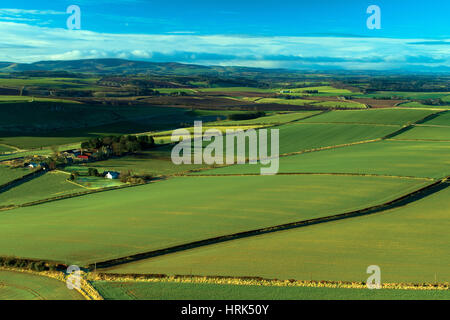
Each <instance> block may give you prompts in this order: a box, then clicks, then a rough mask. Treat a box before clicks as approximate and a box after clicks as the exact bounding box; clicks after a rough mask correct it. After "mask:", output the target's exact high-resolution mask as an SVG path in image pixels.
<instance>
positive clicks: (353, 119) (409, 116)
mask: <svg viewBox="0 0 450 320" xmlns="http://www.w3.org/2000/svg"><path fill="white" fill-rule="evenodd" d="M434 112H436V111H430V110H404V109H371V110H348V111H347V110H346V111H332V112H326V113H323V114H321V115H318V116H316V117H311V118H308V119H305V120H302V121H301V122H307V123H317V122H323V123H367V124H385V125H405V124H408V123H412V122H416V121H418V120H421V119H423V118H425V117H427V116H429V115H431V114H433V113H434Z"/></svg>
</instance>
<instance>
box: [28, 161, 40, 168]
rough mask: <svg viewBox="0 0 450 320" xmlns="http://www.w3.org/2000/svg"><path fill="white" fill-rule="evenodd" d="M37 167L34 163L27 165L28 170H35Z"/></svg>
mask: <svg viewBox="0 0 450 320" xmlns="http://www.w3.org/2000/svg"><path fill="white" fill-rule="evenodd" d="M38 166H39V165H38V164H37V163H34V162H31V163H29V164H28V168H30V169H34V168H37V167H38Z"/></svg>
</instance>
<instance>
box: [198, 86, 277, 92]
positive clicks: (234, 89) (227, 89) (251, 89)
mask: <svg viewBox="0 0 450 320" xmlns="http://www.w3.org/2000/svg"><path fill="white" fill-rule="evenodd" d="M197 90H198V91H200V92H263V93H271V92H277V91H278V90H279V89H263V88H254V87H214V88H201V89H197Z"/></svg>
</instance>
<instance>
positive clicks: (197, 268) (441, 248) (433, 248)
mask: <svg viewBox="0 0 450 320" xmlns="http://www.w3.org/2000/svg"><path fill="white" fill-rule="evenodd" d="M449 197H450V187H448V188H446V189H444V190H441V191H440V192H438V193H434V194H432V195H430V196H428V197H427V198H425V199H422V200H419V201H417V202H413V203H410V204H408V205H407V206H404V207H400V208H396V209H391V210H388V211H384V212H382V213H379V214H374V215H370V216H364V217H359V218H354V219H346V220H340V221H335V222H330V223H325V224H322V225H313V226H308V227H304V228H298V229H293V230H289V231H282V232H276V233H272V234H268V235H262V236H255V237H251V238H247V239H240V240H234V241H230V242H225V243H221V244H216V245H211V246H208V247H204V248H197V249H192V250H188V251H184V252H179V253H174V254H170V255H167V256H161V257H157V258H153V259H148V260H143V261H139V262H134V263H131V264H126V265H123V266H118V267H116V268H112V269H111V270H110V271H111V272H113V273H139V274H143V273H154V274H157V273H165V274H169V275H172V274H186V275H189V274H197V275H212V276H215V275H228V276H261V277H264V278H269V279H273V278H277V279H297V280H336V281H337V280H341V281H343V280H346V281H366V279H367V277H368V275H367V274H366V268H367V267H368V266H369V265H378V266H380V268H381V280H382V282H384V283H389V282H396V283H398V282H412V283H423V282H427V283H434V282H435V281H439V282H440V283H445V282H449V281H450V269H449V268H448V266H449V265H450V256H449V255H448V243H449V242H450V234H449V233H448V232H447V229H448V225H449V224H450V208H449V207H448V205H447V202H448V199H449Z"/></svg>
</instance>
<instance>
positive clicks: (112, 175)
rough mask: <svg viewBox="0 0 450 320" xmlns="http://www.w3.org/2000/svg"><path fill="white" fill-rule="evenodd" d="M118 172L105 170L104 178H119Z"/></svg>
mask: <svg viewBox="0 0 450 320" xmlns="http://www.w3.org/2000/svg"><path fill="white" fill-rule="evenodd" d="M119 176H120V173H118V172H115V171H107V172H106V175H105V178H106V179H119Z"/></svg>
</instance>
